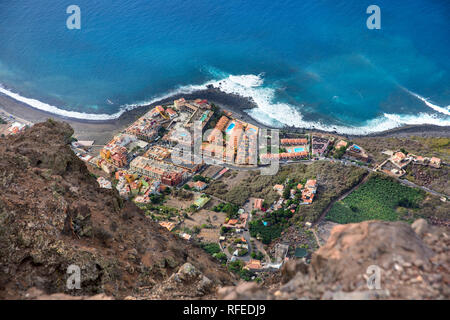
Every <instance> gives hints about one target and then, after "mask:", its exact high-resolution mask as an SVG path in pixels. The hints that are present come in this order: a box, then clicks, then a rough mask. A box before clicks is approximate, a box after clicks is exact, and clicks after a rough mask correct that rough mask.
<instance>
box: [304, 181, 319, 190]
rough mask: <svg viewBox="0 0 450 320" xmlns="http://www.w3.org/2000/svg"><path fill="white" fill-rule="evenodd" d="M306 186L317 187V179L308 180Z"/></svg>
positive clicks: (309, 187)
mask: <svg viewBox="0 0 450 320" xmlns="http://www.w3.org/2000/svg"><path fill="white" fill-rule="evenodd" d="M305 188H308V189H316V188H317V180H315V179H310V180H308V181H306V184H305Z"/></svg>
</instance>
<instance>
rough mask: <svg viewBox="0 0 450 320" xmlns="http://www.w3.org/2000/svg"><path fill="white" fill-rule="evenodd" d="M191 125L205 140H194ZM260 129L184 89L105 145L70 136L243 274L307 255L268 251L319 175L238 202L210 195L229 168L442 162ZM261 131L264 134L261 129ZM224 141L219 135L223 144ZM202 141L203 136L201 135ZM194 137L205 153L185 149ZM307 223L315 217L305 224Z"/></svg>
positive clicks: (158, 215)
mask: <svg viewBox="0 0 450 320" xmlns="http://www.w3.org/2000/svg"><path fill="white" fill-rule="evenodd" d="M2 119H3V122H5V123H6V124H3V125H2V127H0V129H1V130H2V134H4V135H9V134H17V133H18V132H20V131H21V130H23V129H24V128H25V127H26V126H27V124H23V123H20V122H18V121H17V120H16V119H13V118H9V117H7V116H3V117H2ZM196 130H200V132H201V137H200V138H201V141H195V139H192V136H194V137H195V134H196V132H195V131H196ZM261 130H262V129H261V128H259V127H258V126H255V125H253V124H250V123H247V122H244V121H242V120H240V119H239V117H237V116H234V115H233V113H231V112H229V111H227V110H223V109H220V108H218V107H216V106H215V105H214V104H212V103H209V102H208V101H207V100H204V99H197V100H193V101H187V100H185V99H183V98H180V99H178V100H175V101H173V103H170V104H166V105H158V106H156V107H154V108H152V109H151V110H150V111H148V112H147V113H145V114H144V115H143V116H141V117H140V118H138V119H137V120H136V121H135V122H133V123H132V124H131V125H129V126H128V127H127V128H125V129H124V130H122V131H121V132H120V133H119V134H117V135H116V136H114V137H113V138H112V139H111V141H109V142H108V143H107V144H106V145H104V146H100V148H98V147H96V145H95V144H94V143H95V141H78V140H76V139H75V140H74V141H73V142H72V143H71V148H72V150H73V151H74V152H75V154H76V155H77V156H78V157H79V158H80V159H81V160H82V161H84V162H85V163H86V164H87V166H88V168H90V170H91V172H92V174H94V175H95V176H96V178H97V181H98V183H99V185H100V187H102V188H105V189H116V190H117V191H118V192H119V194H120V196H121V197H123V198H124V199H129V200H131V201H133V202H135V203H136V205H137V206H139V207H140V208H141V209H142V210H143V211H144V212H145V214H146V216H147V217H148V218H149V219H152V220H154V221H155V222H157V223H159V225H160V226H161V227H163V228H166V229H167V230H168V231H169V232H173V233H175V234H177V235H178V236H180V237H181V238H183V239H185V240H186V241H192V242H196V243H198V244H199V245H200V246H202V247H203V248H204V249H205V250H206V251H207V252H209V253H211V254H212V255H213V256H214V257H216V258H217V259H219V260H220V261H221V262H222V263H223V264H224V265H228V267H229V269H233V271H235V272H237V273H239V274H240V275H241V277H242V278H243V279H246V280H255V279H256V280H258V279H259V276H258V274H260V273H261V272H273V271H277V270H279V269H280V268H281V266H282V265H283V263H284V262H285V261H286V260H289V259H297V258H299V259H305V260H306V259H308V256H309V253H308V251H307V250H306V249H305V248H304V247H301V246H297V247H294V248H290V247H289V245H287V244H286V243H282V242H281V243H277V244H276V245H275V246H274V247H272V248H271V250H270V252H269V251H268V250H267V248H268V247H267V245H268V244H270V243H271V241H272V240H273V239H274V238H273V236H272V235H271V232H272V231H269V230H273V229H274V228H278V225H284V224H286V221H288V220H289V219H290V218H291V217H293V216H294V215H295V214H296V212H298V211H299V210H302V209H301V208H302V207H303V206H310V205H311V204H312V203H313V202H314V200H315V198H316V197H317V196H320V194H318V190H319V186H320V183H321V181H320V180H318V179H317V178H316V177H314V176H311V177H309V178H307V179H303V180H301V181H293V180H289V179H287V180H286V181H284V182H283V183H281V184H274V185H273V187H272V189H273V191H274V192H276V193H277V194H278V199H276V200H275V201H273V202H271V203H267V201H265V199H262V198H249V199H247V201H246V202H245V204H244V205H243V206H241V207H240V206H237V205H235V204H232V203H228V202H226V201H224V200H223V199H221V198H220V197H216V196H213V195H211V194H207V192H205V191H207V189H208V186H209V184H210V183H212V182H214V181H218V180H220V179H223V177H224V176H228V175H230V174H231V173H232V172H240V171H242V170H244V171H245V170H257V169H259V168H261V167H263V166H264V165H266V164H267V161H276V162H277V163H279V164H280V165H281V166H284V165H290V164H293V163H304V164H309V163H313V162H315V161H319V160H325V161H331V162H341V163H343V164H345V165H349V164H350V165H354V166H358V167H364V168H367V170H370V171H377V172H381V173H384V174H387V175H389V176H392V177H394V178H396V179H399V178H401V177H402V176H403V175H404V174H405V172H406V171H405V168H406V167H407V166H408V165H410V164H412V163H413V164H420V165H423V166H431V167H434V168H440V166H441V165H442V161H441V159H439V158H435V157H430V158H428V157H422V156H420V155H414V154H410V153H407V152H406V151H405V150H396V151H390V150H388V151H384V152H383V154H385V155H386V156H388V158H387V159H386V160H384V161H383V162H382V163H380V164H376V163H374V161H373V159H371V157H370V155H369V153H368V152H367V151H365V150H364V148H363V147H362V146H360V145H358V144H355V143H353V142H351V141H350V140H347V139H343V138H342V137H339V136H337V135H333V134H324V133H304V134H298V133H295V134H286V133H283V134H282V135H281V136H280V140H279V146H278V147H277V148H275V149H274V147H273V146H270V144H271V143H267V142H266V143H261V142H262V141H261ZM265 134H267V133H265ZM223 141H224V142H225V144H223ZM199 142H200V143H199ZM195 144H198V146H199V148H200V151H201V152H200V153H201V157H200V159H199V157H198V155H197V154H195V153H194V154H190V153H188V156H186V151H185V150H191V149H192V148H195V147H194V145H195ZM305 227H306V228H307V230H312V229H311V227H312V224H311V223H309V222H307V223H306V224H305Z"/></svg>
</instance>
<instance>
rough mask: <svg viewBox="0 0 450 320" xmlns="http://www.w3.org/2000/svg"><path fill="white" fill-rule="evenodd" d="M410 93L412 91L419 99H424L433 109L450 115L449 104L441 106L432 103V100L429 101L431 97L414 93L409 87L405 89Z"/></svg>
mask: <svg viewBox="0 0 450 320" xmlns="http://www.w3.org/2000/svg"><path fill="white" fill-rule="evenodd" d="M405 90H406V91H407V92H408V93H410V94H411V95H413V96H414V97H416V98H417V99H419V100H422V101H423V102H424V103H425V104H426V105H427V106H428V107H430V108H431V109H433V110H434V111H437V112H439V113H443V114H445V115H447V116H450V111H449V109H450V106H447V108H444V107H440V106H438V105H435V104H433V103H431V102H430V101H428V100H429V99H426V98H424V97H422V96H420V95H418V94H417V93H414V92H412V91H409V90H408V89H405Z"/></svg>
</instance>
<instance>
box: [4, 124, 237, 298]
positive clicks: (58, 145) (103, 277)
mask: <svg viewBox="0 0 450 320" xmlns="http://www.w3.org/2000/svg"><path fill="white" fill-rule="evenodd" d="M72 134H73V130H72V129H71V128H70V126H69V125H67V124H64V123H59V122H54V121H51V120H49V121H47V122H45V123H40V124H36V125H35V126H33V127H32V128H30V129H27V130H26V131H25V132H24V133H21V134H18V135H16V136H10V137H7V138H1V139H0V299H7V298H19V299H20V298H26V297H27V296H29V295H30V292H29V290H30V288H33V290H34V291H36V290H38V291H39V292H41V295H42V294H52V293H66V294H70V295H78V296H83V295H84V296H91V295H95V294H98V293H104V294H106V295H108V296H111V297H115V298H124V297H126V296H141V297H146V296H147V297H149V298H161V299H166V298H180V299H181V298H210V297H214V294H215V288H216V287H217V286H223V285H226V284H228V285H230V284H232V283H233V281H234V280H233V279H234V278H233V276H232V275H230V273H229V272H228V271H226V270H225V269H224V268H222V267H221V266H220V265H219V264H218V263H217V262H216V261H215V260H214V259H213V258H212V257H211V256H210V255H208V254H207V253H205V252H204V251H203V250H201V249H200V248H198V247H195V246H193V245H191V244H189V243H188V242H186V241H184V240H182V239H180V238H179V237H177V236H175V235H173V234H171V233H169V232H167V231H166V230H165V229H163V228H161V227H160V226H159V225H158V224H156V223H154V222H152V221H150V220H149V219H147V218H146V217H145V216H144V214H143V213H142V212H141V211H140V209H139V208H137V207H136V206H135V205H134V204H133V203H131V202H126V201H123V200H122V199H121V198H120V197H119V195H118V194H117V192H116V191H115V190H106V189H101V188H99V187H98V184H97V182H96V179H95V178H94V177H93V176H91V175H90V174H89V171H88V170H87V168H86V166H85V164H84V163H83V162H82V161H81V160H79V159H78V158H77V157H76V155H75V154H74V153H73V152H72V151H71V150H70V148H69V146H68V143H69V141H70V138H71V136H72ZM71 264H74V265H77V266H79V267H80V271H81V289H79V290H76V289H72V290H68V289H67V288H66V279H67V278H68V274H67V268H68V266H69V265H71ZM182 266H187V268H188V269H189V270H191V271H190V272H192V269H194V270H195V272H193V273H194V275H195V276H194V275H192V277H190V278H189V279H187V278H186V277H185V278H186V279H185V278H183V277H181V278H180V277H176V280H177V281H169V280H170V279H172V280H173V279H174V277H175V276H173V275H175V274H177V272H179V270H180V269H182V268H181V267H182ZM188 273H189V272H188ZM171 276H172V277H171ZM183 281H189V282H190V286H181V285H178V286H177V285H172V282H174V283H183ZM194 282H195V283H194ZM166 284H167V285H168V286H169V287H170V288H169V289H168V290H162V289H161V288H162V286H164V285H166ZM152 288H158V290H151V289H152ZM187 288H189V289H187ZM150 292H152V294H151V296H150ZM155 292H158V293H155Z"/></svg>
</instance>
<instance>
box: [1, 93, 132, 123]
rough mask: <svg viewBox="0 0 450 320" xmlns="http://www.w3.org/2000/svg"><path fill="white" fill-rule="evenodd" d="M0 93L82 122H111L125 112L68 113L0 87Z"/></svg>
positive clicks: (42, 109)
mask: <svg viewBox="0 0 450 320" xmlns="http://www.w3.org/2000/svg"><path fill="white" fill-rule="evenodd" d="M0 93H3V94H4V95H7V96H9V97H11V98H13V99H15V100H17V101H20V102H23V103H25V104H27V105H29V106H31V107H33V108H36V109H39V110H41V111H46V112H50V113H53V114H56V115H59V116H63V117H68V118H74V119H83V120H111V119H116V118H118V117H120V116H121V114H122V113H124V112H125V111H126V110H120V111H119V112H117V113H115V114H90V113H84V112H76V111H68V110H64V109H59V108H58V107H55V106H52V105H50V104H47V103H45V102H41V101H39V100H36V99H31V98H26V97H23V96H21V95H20V94H17V93H14V92H12V91H9V90H7V89H5V88H3V87H1V86H0Z"/></svg>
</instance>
